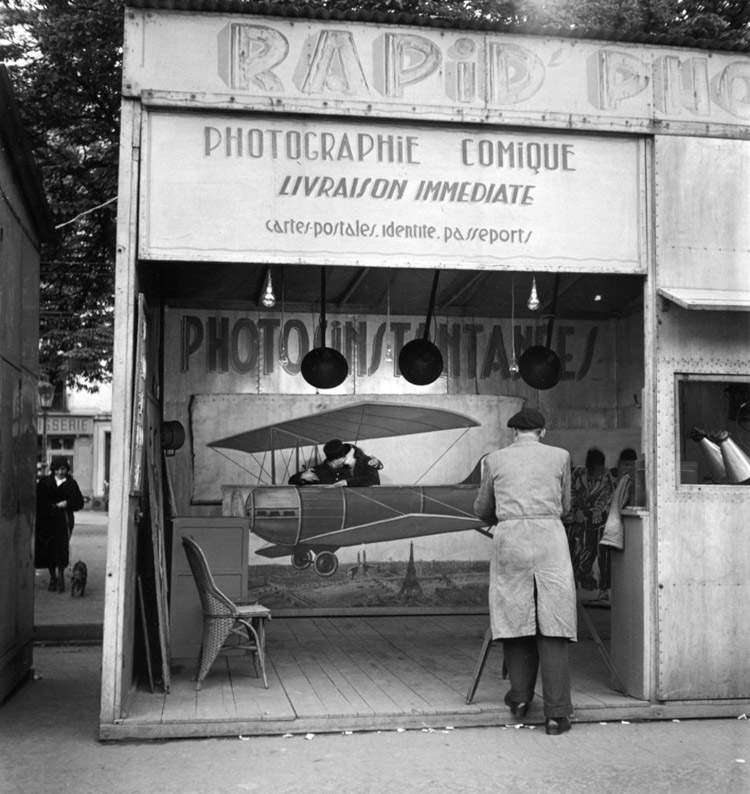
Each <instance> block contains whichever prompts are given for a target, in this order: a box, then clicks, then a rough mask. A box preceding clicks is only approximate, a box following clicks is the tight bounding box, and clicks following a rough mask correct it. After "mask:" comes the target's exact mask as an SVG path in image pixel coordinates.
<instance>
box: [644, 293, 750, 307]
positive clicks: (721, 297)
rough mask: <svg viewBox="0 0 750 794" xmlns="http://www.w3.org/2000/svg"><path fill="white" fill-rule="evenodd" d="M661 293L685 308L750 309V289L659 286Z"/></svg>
mask: <svg viewBox="0 0 750 794" xmlns="http://www.w3.org/2000/svg"><path fill="white" fill-rule="evenodd" d="M659 294H660V295H661V296H663V297H664V298H667V299H669V300H671V301H672V302H674V303H676V304H677V305H678V306H682V308H683V309H704V310H705V309H709V310H713V311H729V312H746V311H750V290H737V289H701V288H699V287H659Z"/></svg>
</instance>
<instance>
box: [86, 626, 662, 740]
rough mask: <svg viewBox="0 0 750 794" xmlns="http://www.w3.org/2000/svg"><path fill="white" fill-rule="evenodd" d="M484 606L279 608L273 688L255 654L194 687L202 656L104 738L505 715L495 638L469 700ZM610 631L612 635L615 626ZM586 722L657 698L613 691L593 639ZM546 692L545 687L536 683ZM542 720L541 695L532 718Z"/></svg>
mask: <svg viewBox="0 0 750 794" xmlns="http://www.w3.org/2000/svg"><path fill="white" fill-rule="evenodd" d="M486 627H487V616H486V615H469V616H455V615H453V616H425V615H421V616H410V617H393V616H388V617H348V618H347V617H339V618H312V617H305V618H281V619H274V620H272V621H271V622H270V624H269V626H268V645H267V673H268V685H269V686H268V689H265V688H264V687H263V682H262V680H261V679H259V678H258V677H256V675H255V672H254V670H253V666H252V662H251V661H250V659H249V658H248V657H243V656H232V655H226V656H221V657H219V659H218V660H217V661H216V663H215V664H214V666H213V668H212V669H211V672H210V673H209V675H208V677H207V678H206V680H205V681H204V683H203V687H202V689H201V690H200V691H198V692H196V690H195V684H194V681H193V680H192V676H193V674H194V664H193V663H190V664H186V665H175V666H173V669H172V686H171V691H170V692H169V693H168V694H164V693H163V692H155V693H151V692H148V691H144V690H143V689H141V688H138V689H135V690H134V691H133V692H132V694H131V697H130V699H129V703H128V707H127V714H126V716H125V717H124V718H123V719H122V720H120V721H118V722H117V723H116V724H115V725H103V726H101V733H100V735H101V738H102V739H132V738H137V739H159V738H177V737H191V736H193V737H195V736H237V735H248V736H249V735H261V734H263V735H269V734H283V733H308V732H313V733H315V732H331V731H336V732H338V731H344V730H375V729H378V730H379V729H395V728H400V727H402V728H412V729H413V728H445V727H446V726H454V727H466V726H487V725H505V724H507V723H508V722H509V721H510V719H511V718H510V714H509V712H508V709H507V708H506V707H505V706H504V705H503V696H504V694H505V692H506V691H507V689H508V683H507V681H503V680H502V679H501V667H502V650H501V646H500V644H499V643H496V644H493V645H492V646H491V650H490V655H489V658H488V661H487V665H486V667H485V670H484V673H483V675H482V678H481V680H480V682H479V686H478V688H477V691H476V694H475V696H474V699H473V702H472V703H471V704H469V705H467V704H466V702H465V701H466V694H467V691H468V688H469V685H470V683H471V679H472V676H473V672H474V668H475V665H476V661H477V658H478V656H479V653H480V650H481V646H482V640H483V637H484V633H485V630H486ZM605 636H606V635H605ZM571 669H572V675H573V703H574V707H575V713H576V719H577V720H579V721H592V720H596V721H600V720H611V719H637V718H638V717H639V716H640V715H641V714H643V715H644V716H647V715H646V714H645V712H647V711H648V706H649V704H648V703H647V702H645V701H639V700H634V699H632V698H629V697H626V696H624V695H622V694H620V693H618V692H616V691H614V690H613V689H612V687H611V685H610V673H609V671H608V669H607V667H606V665H605V664H604V661H603V658H602V655H601V654H600V652H599V651H598V650H597V647H596V646H595V644H594V643H593V642H592V641H591V640H590V639H584V638H582V639H581V641H579V642H578V643H576V644H574V645H571ZM537 694H538V693H537ZM542 721H543V714H542V708H541V699H540V698H539V697H537V698H535V700H534V703H533V704H532V708H531V709H530V711H529V714H528V715H527V717H526V722H527V723H540V722H542Z"/></svg>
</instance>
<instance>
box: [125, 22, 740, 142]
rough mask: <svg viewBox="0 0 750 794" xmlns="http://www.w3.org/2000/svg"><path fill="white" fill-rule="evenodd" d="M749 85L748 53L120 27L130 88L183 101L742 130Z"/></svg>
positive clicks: (321, 26)
mask: <svg viewBox="0 0 750 794" xmlns="http://www.w3.org/2000/svg"><path fill="white" fill-rule="evenodd" d="M749 86H750V58H748V56H747V55H745V54H742V53H726V52H710V53H709V52H706V51H702V50H695V49H688V48H679V47H655V46H646V45H642V44H626V43H621V42H604V41H594V40H573V39H565V38H551V37H542V36H518V35H512V34H504V33H497V32H493V31H490V32H486V31H472V30H445V29H439V28H431V27H413V26H412V27H408V26H395V25H376V24H362V23H356V22H345V21H341V20H307V19H294V20H285V19H280V18H279V17H262V16H255V15H252V16H250V15H244V16H243V15H222V14H215V13H212V14H193V13H179V12H173V11H171V10H170V11H163V12H159V11H157V10H153V9H149V10H148V11H138V10H136V9H128V14H127V18H126V26H125V47H124V79H123V92H124V94H125V95H126V96H131V97H138V98H140V99H142V100H143V101H144V102H152V103H156V104H174V105H179V106H181V107H185V106H193V107H199V106H203V107H213V108H216V107H220V106H224V107H226V108H235V109H253V110H259V111H261V112H266V111H268V110H272V111H273V112H279V113H316V114H320V113H323V114H336V115H356V116H368V117H378V116H381V117H388V118H391V119H393V118H399V117H400V118H411V119H419V120H421V121H424V120H427V119H431V120H442V121H460V122H465V123H488V124H506V125H507V124H528V125H534V126H541V127H558V128H561V127H562V128H568V129H569V128H573V127H575V128H578V129H601V130H607V131H623V132H627V133H629V134H632V133H634V132H636V133H638V132H644V131H648V132H657V131H659V132H662V133H668V134H686V132H688V131H689V133H691V134H694V135H700V136H712V135H724V136H732V135H735V136H743V137H744V136H746V135H747V130H746V127H747V123H748V121H750V90H749ZM743 126H744V127H745V130H744V131H743V129H742V128H743Z"/></svg>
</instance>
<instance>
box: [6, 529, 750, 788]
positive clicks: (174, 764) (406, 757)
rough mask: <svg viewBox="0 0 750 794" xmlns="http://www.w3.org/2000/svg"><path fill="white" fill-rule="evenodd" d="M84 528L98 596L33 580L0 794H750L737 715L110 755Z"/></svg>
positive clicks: (167, 747)
mask: <svg viewBox="0 0 750 794" xmlns="http://www.w3.org/2000/svg"><path fill="white" fill-rule="evenodd" d="M79 517H80V518H79V520H78V522H77V523H78V526H77V527H76V530H75V533H76V535H77V537H76V540H75V542H74V551H73V553H72V561H75V559H77V555H80V556H81V558H84V555H85V559H86V560H87V564H89V582H90V585H91V590H90V591H89V590H87V595H86V598H84V599H77V598H76V599H74V598H71V597H70V594H69V592H68V593H64V594H55V593H47V590H46V585H47V579H46V575H45V574H44V573H43V572H42V575H41V577H38V579H39V581H38V582H37V595H38V596H40V595H41V596H42V597H41V598H39V602H38V604H37V613H36V622H37V624H38V625H37V630H39V629H41V628H42V627H45V628H44V631H43V632H41V633H42V634H44V633H45V632H46V633H47V636H48V639H47V640H38V641H37V643H36V645H35V648H34V675H33V677H32V678H30V679H29V680H28V681H26V682H25V683H24V684H22V685H21V686H20V687H19V688H18V689H17V690H16V692H15V693H14V694H12V695H11V697H10V698H9V699H8V700H7V701H6V702H5V703H4V704H3V705H1V706H0V794H45V793H46V792H55V794H59V793H60V792H65V791H73V792H76V794H89V793H90V794H103V793H104V794H125V793H126V792H127V793H128V794H129V793H130V792H132V793H133V794H136V792H137V793H138V794H140V793H141V792H149V794H159V793H160V792H164V794H171V793H172V792H175V794H177V792H179V794H193V793H195V794H204V793H205V794H224V793H225V792H226V793H227V794H229V793H230V792H231V793H232V794H234V793H237V794H242V792H263V794H266V793H268V794H276V793H277V792H278V794H295V793H296V792H299V793H300V794H302V792H304V793H305V794H318V792H321V793H322V792H326V793H327V792H334V791H337V792H348V791H353V792H365V793H366V794H370V793H372V794H381V793H382V794H391V792H406V793H407V794H408V793H410V792H431V794H432V793H434V794H443V792H467V793H468V794H471V793H472V792H487V791H495V792H501V793H504V792H520V793H521V794H525V793H526V792H534V794H536V793H537V792H543V793H544V794H563V793H564V794H570V792H574V793H576V794H577V793H578V792H581V794H584V793H585V792H595V794H631V793H633V794H635V793H637V794H641V792H643V793H644V794H645V793H647V794H661V792H670V794H672V793H674V794H706V792H722V794H748V792H750V721H749V720H748V719H746V717H745V715H741V714H739V715H737V717H736V718H733V719H725V720H682V721H663V722H655V721H648V722H633V723H623V722H612V723H609V724H596V723H594V724H590V723H589V724H580V725H574V727H573V730H572V731H571V732H570V733H567V734H565V735H563V736H546V735H545V733H544V730H543V728H540V727H536V728H531V727H513V726H507V727H493V728H470V729H453V728H451V726H445V728H443V729H440V730H421V731H420V730H410V731H404V730H397V729H394V730H392V731H387V730H383V731H377V732H361V733H334V734H318V735H310V734H308V735H307V736H304V735H295V736H263V737H236V738H229V739H226V738H224V739H202V738H198V739H182V740H172V741H154V742H119V743H102V742H100V741H98V738H97V736H98V721H99V687H100V679H101V646H100V645H99V644H97V643H96V641H95V640H92V638H91V636H90V635H89V636H83V638H82V639H80V641H79V639H76V641H74V642H70V641H64V640H65V638H66V636H68V637H69V636H73V637H75V638H81V635H82V634H85V633H86V632H85V631H83V630H82V629H81V626H86V625H93V626H96V623H97V621H98V622H99V623H100V622H101V619H102V615H103V580H104V555H103V548H104V547H103V545H102V544H103V543H104V534H105V531H106V528H105V526H104V524H105V521H106V519H105V517H104V516H103V514H98V515H93V516H92V515H91V514H88V515H87V514H79ZM46 596H49V598H46ZM87 599H90V600H89V601H87ZM79 602H86V603H79ZM74 621H83V622H81V623H78V624H76V623H74ZM66 630H69V631H70V632H72V634H66ZM38 633H39V632H38Z"/></svg>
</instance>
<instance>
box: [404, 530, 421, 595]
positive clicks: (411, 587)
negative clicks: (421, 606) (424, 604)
mask: <svg viewBox="0 0 750 794" xmlns="http://www.w3.org/2000/svg"><path fill="white" fill-rule="evenodd" d="M398 597H399V598H400V599H403V600H404V601H412V600H416V599H420V598H424V593H423V592H422V585H420V584H419V579H417V568H416V566H415V565H414V542H413V541H412V542H411V543H409V562H408V564H407V566H406V575H405V576H404V581H403V583H402V584H401V590H399V593H398Z"/></svg>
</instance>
